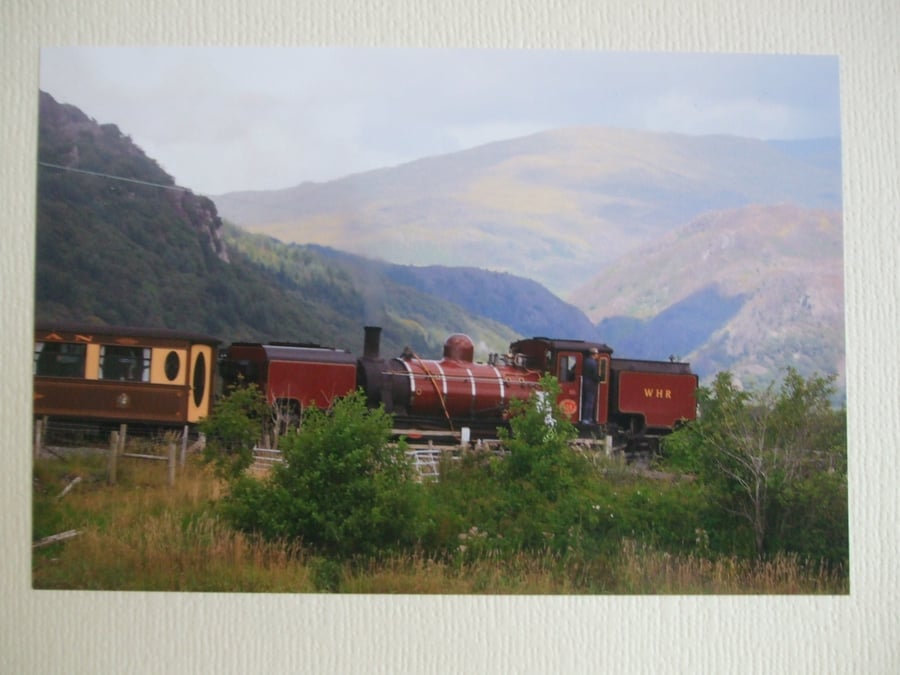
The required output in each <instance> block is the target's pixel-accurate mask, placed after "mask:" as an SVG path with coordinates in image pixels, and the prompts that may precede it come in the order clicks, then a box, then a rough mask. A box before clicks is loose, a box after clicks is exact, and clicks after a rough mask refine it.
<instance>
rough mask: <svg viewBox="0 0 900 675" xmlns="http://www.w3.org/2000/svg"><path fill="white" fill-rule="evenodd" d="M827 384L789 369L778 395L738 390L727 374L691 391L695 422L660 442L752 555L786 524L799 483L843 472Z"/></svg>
mask: <svg viewBox="0 0 900 675" xmlns="http://www.w3.org/2000/svg"><path fill="white" fill-rule="evenodd" d="M833 380H834V378H833V377H819V376H812V377H810V378H808V379H805V378H803V377H802V376H801V375H800V374H799V373H798V372H797V371H796V370H794V369H792V368H789V369H788V370H787V373H786V375H785V377H784V379H783V381H782V383H781V386H780V387H779V388H777V389H776V384H775V383H772V384H771V385H769V386H768V387H767V388H765V389H764V390H761V391H743V390H741V389H739V388H738V387H737V386H736V385H735V384H734V382H733V380H732V376H731V374H730V373H727V372H725V373H719V374H718V375H717V376H716V377H715V379H714V381H713V382H712V384H711V386H710V387H701V388H700V391H699V392H698V403H699V406H700V414H699V416H698V418H697V420H695V421H694V422H692V423H691V424H689V425H687V427H685V428H684V429H683V430H681V431H679V432H676V433H675V434H673V436H672V438H671V441H670V442H669V443H667V449H673V448H674V449H677V451H678V452H680V453H681V455H682V459H683V458H684V457H685V455H689V462H691V463H693V464H694V468H695V469H696V470H697V471H698V473H699V474H700V477H701V479H703V480H704V481H705V482H706V483H708V484H709V485H711V486H713V487H714V488H715V493H716V494H717V495H718V497H719V500H720V503H721V504H722V505H723V506H724V507H725V508H726V509H727V510H728V511H729V512H730V513H732V514H734V515H736V516H737V517H738V518H740V519H742V520H744V521H745V522H746V523H747V524H748V525H749V526H750V527H751V529H752V532H753V539H754V546H755V550H756V553H757V554H758V555H760V556H762V555H763V554H764V553H765V552H766V550H767V547H768V544H769V542H770V540H771V539H772V536H773V529H774V530H776V531H779V530H783V529H784V528H785V527H787V526H788V524H789V523H790V522H791V518H792V516H793V515H794V514H795V513H796V509H794V508H793V506H794V504H793V503H792V499H791V495H792V494H798V491H797V488H798V486H799V485H800V484H801V482H802V481H807V480H808V479H810V478H811V477H813V476H815V475H816V474H817V473H821V472H823V471H828V470H831V471H834V470H838V471H843V472H846V434H845V427H844V424H843V419H844V418H843V414H842V413H841V412H840V411H835V410H833V409H832V408H831V406H830V404H829V399H830V397H831V396H832V394H833V393H834V388H833ZM845 483H846V481H844V482H843V484H844V486H845ZM829 484H830V485H831V484H834V482H833V481H832V482H831V483H829ZM838 484H840V482H838ZM844 489H846V487H844ZM800 492H801V493H802V492H803V491H802V490H801V491H800ZM807 506H808V505H807ZM792 511H793V513H792ZM776 534H777V532H776Z"/></svg>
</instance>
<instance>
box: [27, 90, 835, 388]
mask: <svg viewBox="0 0 900 675" xmlns="http://www.w3.org/2000/svg"><path fill="white" fill-rule="evenodd" d="M39 133H40V137H39V158H38V160H39V167H38V186H37V187H38V192H37V197H38V199H37V241H36V244H37V267H36V296H35V313H36V317H37V319H38V320H42V321H47V320H49V321H53V320H70V321H71V320H76V321H87V322H94V323H110V324H131V325H140V326H154V327H168V328H181V329H186V330H192V331H201V332H206V333H211V334H213V335H217V336H218V337H220V338H222V339H223V340H225V341H230V340H237V339H277V340H296V341H308V342H319V343H322V344H327V345H335V346H340V347H346V348H349V349H352V350H354V351H356V352H359V351H361V348H362V326H363V325H365V324H371V323H375V324H379V325H381V326H383V328H384V333H383V350H384V352H385V353H386V354H388V353H399V352H400V350H401V349H402V348H403V347H404V346H407V345H408V346H410V347H412V348H413V349H414V350H415V351H417V352H418V353H420V354H421V355H423V356H437V355H439V354H440V353H441V346H442V344H443V341H444V339H445V338H446V336H447V335H448V334H450V333H454V332H466V333H468V334H469V335H470V336H471V337H472V338H473V339H474V340H475V342H476V345H477V347H478V349H477V351H476V357H477V358H484V357H485V356H486V354H487V353H488V352H490V351H501V350H505V349H506V347H507V346H508V343H509V342H510V341H511V340H512V339H515V338H518V337H522V336H530V335H540V334H544V335H550V336H555V337H569V338H583V339H598V340H602V341H604V342H607V343H608V344H610V345H612V346H613V348H614V349H615V353H616V355H618V356H624V357H635V358H653V359H666V358H668V357H669V356H677V357H680V358H684V359H688V360H690V361H691V362H692V365H693V367H694V369H695V370H696V371H697V372H698V373H700V374H701V375H703V376H705V377H709V376H711V375H712V374H713V373H715V372H716V371H719V370H724V369H730V370H732V371H734V372H735V373H736V374H737V375H738V377H740V378H741V379H742V380H744V381H747V382H749V381H751V380H753V379H758V380H766V379H769V378H771V377H773V376H775V375H777V374H778V373H779V370H780V369H783V368H784V367H785V366H787V365H793V366H796V367H797V368H798V369H799V370H801V372H804V373H810V372H813V371H817V372H821V373H831V372H834V373H838V374H839V375H840V376H841V377H843V372H844V342H843V334H844V323H843V307H844V305H843V275H842V220H841V215H840V198H839V197H840V193H839V187H840V172H839V159H840V152H839V144H835V143H833V142H830V141H828V140H823V141H818V142H810V143H793V142H792V143H783V142H763V141H751V140H747V139H736V138H730V137H703V138H691V137H685V136H678V135H674V134H646V133H639V132H622V131H613V130H604V129H599V130H598V129H576V130H562V131H559V132H548V133H545V134H537V135H534V136H529V137H526V138H523V139H519V140H518V141H509V142H504V143H494V144H490V145H487V146H483V147H481V148H476V149H473V150H471V151H467V152H464V153H456V154H454V155H450V156H447V157H445V158H428V159H424V160H421V161H420V162H413V163H411V164H409V165H405V166H402V167H396V168H394V169H385V170H382V171H375V172H370V173H367V174H360V175H359V176H354V177H349V178H347V179H344V180H340V181H334V182H332V183H329V184H324V185H304V186H298V188H295V189H293V190H287V191H279V192H277V193H271V194H264V193H256V194H255V195H252V200H251V201H253V202H254V204H253V206H254V208H258V207H259V204H260V203H265V204H267V206H266V208H267V209H269V211H268V212H269V213H270V215H271V214H272V213H275V212H276V211H279V210H280V209H283V211H279V212H281V213H297V212H298V211H297V210H296V209H298V208H299V212H300V213H303V214H306V215H304V216H303V222H304V223H306V227H307V229H305V230H303V231H299V232H298V231H297V230H296V229H291V228H295V226H296V223H295V222H294V221H292V220H291V218H292V216H286V217H284V223H282V224H283V225H285V226H286V227H288V229H289V231H290V232H291V233H293V234H292V235H291V236H296V237H300V236H301V235H302V234H303V232H305V233H306V234H307V235H309V241H308V242H306V243H302V244H298V243H291V242H283V241H279V240H278V239H276V238H275V237H274V236H273V234H271V233H270V234H260V233H252V232H248V231H246V230H244V229H243V228H240V227H236V226H233V225H231V224H229V223H228V222H223V219H222V218H220V216H219V212H218V210H217V204H216V203H215V202H214V201H213V200H210V199H208V198H205V197H201V196H198V195H194V194H193V193H192V192H190V190H186V189H184V188H180V187H177V186H175V185H174V181H173V180H172V178H171V177H170V176H168V175H167V174H166V173H165V172H164V171H163V170H162V169H161V168H160V167H159V165H158V164H157V163H156V162H155V161H153V160H152V159H150V158H148V157H146V155H145V154H144V153H143V151H141V150H140V148H137V147H136V146H135V145H134V144H133V143H132V141H131V139H129V138H128V137H127V136H126V135H124V134H123V133H122V132H121V131H120V130H119V129H118V128H117V127H116V126H115V125H98V124H97V123H96V122H95V121H94V120H91V119H90V118H88V117H87V116H86V115H84V114H83V113H82V112H81V111H79V110H77V109H76V108H73V107H72V106H66V105H61V104H59V103H57V102H56V101H54V100H53V99H52V97H50V96H48V95H46V94H43V93H42V94H41V99H40V129H39ZM230 199H232V203H237V202H234V201H233V200H234V199H235V196H231V197H230ZM775 200H780V201H775ZM733 202H734V203H737V204H736V205H734V204H732V203H733ZM754 202H759V203H754ZM715 204H718V205H723V204H724V205H725V208H711V207H710V205H715ZM291 223H293V225H292V224H291ZM270 227H271V224H269V225H265V226H260V228H259V229H264V230H268V229H270ZM319 240H325V243H324V244H323V243H316V242H317V241H319ZM358 250H362V251H363V252H364V254H365V255H360V254H359V253H354V252H353V251H358ZM388 254H389V255H388ZM381 256H383V259H379V257H381ZM403 256H408V257H409V258H410V260H409V261H407V262H403V261H401V262H397V259H398V258H403ZM429 260H430V261H431V262H429ZM413 263H416V264H413ZM426 263H428V264H426ZM505 268H513V269H515V270H518V271H519V272H521V274H514V273H513V272H511V271H503V270H504V269H505ZM542 278H544V279H546V278H554V279H556V281H557V282H558V284H559V286H568V287H569V288H570V290H569V293H568V294H567V295H566V296H565V297H564V299H560V297H558V296H557V295H554V294H553V293H551V292H550V290H548V287H547V286H546V285H545V284H542V283H540V279H542ZM841 383H842V380H839V385H840V384H841Z"/></svg>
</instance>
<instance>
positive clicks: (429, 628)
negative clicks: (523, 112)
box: [0, 0, 900, 673]
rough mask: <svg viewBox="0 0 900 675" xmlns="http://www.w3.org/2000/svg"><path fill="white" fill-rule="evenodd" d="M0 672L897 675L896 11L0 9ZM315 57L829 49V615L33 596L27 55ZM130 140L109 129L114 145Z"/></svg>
mask: <svg viewBox="0 0 900 675" xmlns="http://www.w3.org/2000/svg"><path fill="white" fill-rule="evenodd" d="M0 26H2V27H0V31H2V36H3V39H2V41H0V68H2V89H0V97H2V107H0V110H2V118H0V119H2V125H0V148H2V157H3V159H2V162H0V189H2V199H0V218H2V249H0V278H2V286H0V288H2V293H3V300H4V308H5V310H6V312H5V317H6V320H5V322H4V327H3V338H4V339H3V340H2V344H0V365H2V370H3V373H4V378H3V380H2V381H0V397H2V398H0V400H2V402H3V405H2V413H0V414H2V426H0V434H2V435H0V438H2V445H0V448H2V452H3V453H4V458H5V463H4V470H3V472H2V474H0V500H2V501H0V504H2V507H3V508H2V514H3V515H2V520H0V522H2V528H3V529H2V541H3V544H4V546H5V548H6V555H5V556H3V558H2V563H0V565H2V568H0V571H2V573H0V584H2V587H0V590H2V597H3V608H4V611H3V618H2V619H0V625H2V629H3V630H2V632H0V671H2V672H9V673H32V672H34V673H51V672H67V673H71V672H75V673H112V672H126V671H127V672H148V673H149V672H169V673H175V672H299V671H308V672H315V673H324V672H340V673H347V672H366V673H369V672H379V673H400V672H410V673H412V672H454V673H459V672H473V673H488V672H517V673H525V672H533V673H547V672H565V673H568V672H598V671H603V670H613V671H616V672H624V673H631V672H648V673H649V672H653V673H656V672H762V673H775V672H779V673H780V672H784V673H798V672H810V673H836V672H859V673H879V672H884V673H888V672H900V648H898V646H897V645H898V635H900V632H898V623H900V622H898V616H900V610H898V600H900V584H898V569H900V564H898V561H897V556H898V545H897V544H898V538H897V535H898V525H897V515H898V513H897V507H898V484H900V481H898V470H897V452H896V445H897V443H898V439H900V433H898V432H900V429H898V414H897V411H898V407H900V401H898V394H900V387H898V376H897V370H898V365H900V364H898V352H900V350H898V346H897V341H896V338H897V328H898V325H900V322H898V315H897V314H898V312H897V298H898V293H900V274H898V272H897V270H896V268H895V265H896V262H897V250H898V234H897V230H896V228H895V224H896V220H897V216H898V206H897V205H898V187H900V184H898V155H897V148H898V143H897V124H898V120H900V114H898V113H900V111H898V104H900V72H898V70H900V67H898V66H900V59H898V55H900V50H898V48H897V47H896V45H895V41H896V39H897V36H900V11H898V6H897V5H896V3H894V2H891V1H890V0H885V1H883V2H876V1H867V2H859V3H851V2H849V0H847V1H845V2H837V1H835V0H830V1H829V0H822V1H819V2H813V1H806V2H801V1H800V0H793V1H781V0H771V1H759V0H748V1H744V2H739V1H736V0H729V1H727V2H724V1H722V2H720V1H715V0H685V1H677V0H668V1H666V0H655V1H649V2H644V3H642V4H641V5H640V6H638V5H637V4H636V3H635V4H632V3H629V2H627V1H626V2H623V1H622V0H616V1H615V2H611V1H604V2H590V1H588V0H581V1H572V2H562V1H557V2H552V1H551V0H530V1H528V0H521V1H519V2H516V1H515V0H506V1H501V2H478V0H457V1H456V2H438V1H431V0H428V1H423V2H415V1H413V0H406V1H403V2H393V3H387V2H384V1H383V0H382V1H380V2H379V1H377V0H367V1H360V2H348V1H343V2H342V1H334V0H332V1H329V0H320V1H316V2H297V3H292V2H288V1H287V0H283V1H282V2H278V1H276V0H259V1H257V2H254V3H247V2H236V1H235V0H226V1H224V2H216V1H214V0H193V1H189V0H177V1H171V0H149V1H148V2H135V1H132V2H118V1H116V0H100V1H97V2H77V1H72V2H61V1H56V2H54V1H53V0H5V2H3V3H2V5H0ZM263 43H264V44H297V45H299V44H304V45H309V44H322V45H324V44H328V45H360V44H365V45H384V46H442V47H465V46H502V47H515V48H519V47H537V46H540V47H559V48H579V49H614V50H615V49H617V50H629V49H630V50H654V51H712V52H717V51H736V52H783V53H800V52H803V53H826V54H838V55H839V56H840V60H841V86H842V114H843V147H844V150H843V152H844V156H843V157H844V200H845V201H844V208H845V211H844V212H845V222H844V226H845V268H846V306H847V323H848V326H849V328H848V334H847V373H848V400H849V421H850V432H851V439H850V441H851V443H850V452H851V457H850V462H851V464H850V467H851V472H850V494H851V523H850V527H851V542H852V553H851V594H850V595H849V596H848V597H836V598H829V597H621V598H616V597H551V598H530V597H511V598H506V597H468V596H464V597H427V596H425V597H419V596H396V597H395V596H372V597H358V596H350V597H330V596H317V595H240V594H223V595H217V594H205V595H204V594H169V593H155V594H154V593H103V592H62V593H55V592H36V591H32V590H31V588H30V584H31V580H30V546H29V541H30V497H29V485H30V456H31V455H30V448H31V439H30V434H31V426H30V421H29V415H30V398H29V397H30V391H31V380H30V378H31V371H30V362H31V354H30V350H31V344H30V343H31V339H32V329H31V325H32V299H33V290H32V289H33V285H32V274H33V264H34V261H33V259H34V244H33V232H34V185H35V138H36V133H37V131H36V127H37V87H38V71H37V65H38V54H39V49H40V47H41V46H50V45H63V44H67V45H88V44H146V45H153V46H156V45H161V44H187V45H213V44H217V45H253V44H263ZM126 131H127V130H126Z"/></svg>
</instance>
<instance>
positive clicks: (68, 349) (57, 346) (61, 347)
mask: <svg viewBox="0 0 900 675" xmlns="http://www.w3.org/2000/svg"><path fill="white" fill-rule="evenodd" d="M86 351H87V346H86V345H84V344H74V343H71V342H36V343H35V345H34V374H35V375H43V376H45V377H84V358H85V353H86Z"/></svg>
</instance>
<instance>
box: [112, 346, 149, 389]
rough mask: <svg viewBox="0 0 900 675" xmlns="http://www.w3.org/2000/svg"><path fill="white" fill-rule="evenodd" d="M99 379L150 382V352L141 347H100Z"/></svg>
mask: <svg viewBox="0 0 900 675" xmlns="http://www.w3.org/2000/svg"><path fill="white" fill-rule="evenodd" d="M100 379H101V380H128V381H130V382H149V381H150V350H149V349H142V348H141V347H121V346H118V345H101V346H100Z"/></svg>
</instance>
